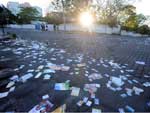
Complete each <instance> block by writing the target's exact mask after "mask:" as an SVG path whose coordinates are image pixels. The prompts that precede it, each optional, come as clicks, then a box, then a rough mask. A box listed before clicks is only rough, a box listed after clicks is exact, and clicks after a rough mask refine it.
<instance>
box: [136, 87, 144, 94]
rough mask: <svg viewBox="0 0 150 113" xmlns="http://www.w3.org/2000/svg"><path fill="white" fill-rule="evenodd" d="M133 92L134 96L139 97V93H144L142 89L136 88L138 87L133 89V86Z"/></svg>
mask: <svg viewBox="0 0 150 113" xmlns="http://www.w3.org/2000/svg"><path fill="white" fill-rule="evenodd" d="M133 90H134V91H135V94H136V95H140V93H142V92H144V90H143V89H141V88H138V87H135V86H134V87H133Z"/></svg>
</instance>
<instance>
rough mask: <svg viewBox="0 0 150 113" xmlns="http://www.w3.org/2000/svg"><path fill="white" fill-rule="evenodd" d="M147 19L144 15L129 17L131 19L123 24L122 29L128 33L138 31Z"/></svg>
mask: <svg viewBox="0 0 150 113" xmlns="http://www.w3.org/2000/svg"><path fill="white" fill-rule="evenodd" d="M145 20H146V17H145V16H144V15H142V14H139V15H137V14H136V13H134V14H132V15H130V16H129V18H128V19H127V20H126V21H125V22H123V24H122V26H123V27H122V28H123V29H125V30H127V31H137V30H138V27H139V26H141V25H143V24H144V22H145Z"/></svg>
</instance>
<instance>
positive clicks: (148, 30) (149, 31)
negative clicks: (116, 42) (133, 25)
mask: <svg viewBox="0 0 150 113" xmlns="http://www.w3.org/2000/svg"><path fill="white" fill-rule="evenodd" d="M137 32H138V33H140V34H150V28H149V27H148V25H142V26H140V27H138V29H137Z"/></svg>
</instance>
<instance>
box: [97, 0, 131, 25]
mask: <svg viewBox="0 0 150 113" xmlns="http://www.w3.org/2000/svg"><path fill="white" fill-rule="evenodd" d="M127 4H128V0H96V4H95V6H94V7H95V9H96V12H97V15H98V18H99V22H100V23H103V24H107V25H109V26H110V27H113V26H116V25H117V24H119V23H120V20H119V16H120V14H121V12H122V11H123V9H124V6H126V5H127Z"/></svg>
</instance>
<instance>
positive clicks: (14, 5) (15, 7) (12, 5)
mask: <svg viewBox="0 0 150 113" xmlns="http://www.w3.org/2000/svg"><path fill="white" fill-rule="evenodd" d="M26 7H32V6H31V5H30V3H28V2H24V3H21V4H19V3H18V2H8V3H7V8H8V9H9V10H10V11H11V12H12V13H13V14H14V15H17V14H18V13H19V12H20V10H21V8H26ZM34 8H36V9H37V11H38V12H39V16H42V15H43V13H42V8H40V7H38V6H34Z"/></svg>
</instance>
